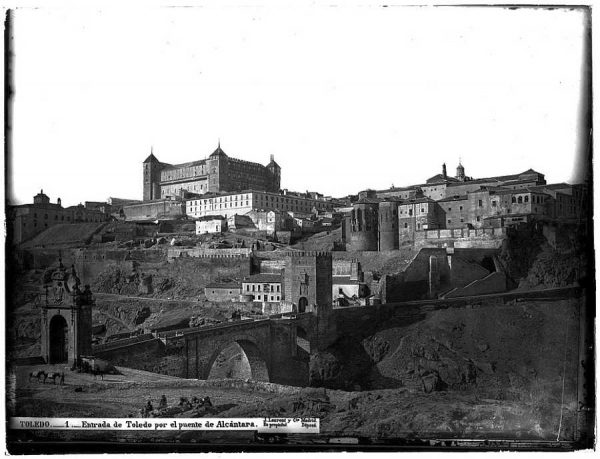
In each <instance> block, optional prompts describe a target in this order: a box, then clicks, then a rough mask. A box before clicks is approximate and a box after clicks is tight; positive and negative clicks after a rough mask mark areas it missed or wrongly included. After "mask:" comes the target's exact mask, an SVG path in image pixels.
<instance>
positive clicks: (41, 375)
mask: <svg viewBox="0 0 600 459" xmlns="http://www.w3.org/2000/svg"><path fill="white" fill-rule="evenodd" d="M47 377H48V375H47V374H46V372H45V371H44V370H34V371H32V372H30V373H29V381H31V378H35V379H37V380H38V382H40V380H41V382H43V383H45V382H46V378H47Z"/></svg>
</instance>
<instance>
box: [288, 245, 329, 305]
mask: <svg viewBox="0 0 600 459" xmlns="http://www.w3.org/2000/svg"><path fill="white" fill-rule="evenodd" d="M285 255H286V257H285V272H284V297H285V299H286V301H289V302H291V303H292V304H293V305H294V309H295V310H296V311H297V312H300V313H303V312H319V313H321V312H324V311H326V310H328V309H331V305H332V301H333V300H332V297H331V288H332V287H331V286H332V277H331V276H332V274H331V273H332V261H331V253H330V252H286V254H285Z"/></svg>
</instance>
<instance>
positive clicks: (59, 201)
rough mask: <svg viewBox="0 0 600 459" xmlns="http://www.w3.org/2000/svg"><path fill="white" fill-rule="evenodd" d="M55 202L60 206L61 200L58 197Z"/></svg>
mask: <svg viewBox="0 0 600 459" xmlns="http://www.w3.org/2000/svg"><path fill="white" fill-rule="evenodd" d="M56 204H58V205H59V206H61V207H62V201H61V200H60V198H58V199H57V200H56Z"/></svg>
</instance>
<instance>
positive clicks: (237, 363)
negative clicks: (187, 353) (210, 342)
mask: <svg viewBox="0 0 600 459" xmlns="http://www.w3.org/2000/svg"><path fill="white" fill-rule="evenodd" d="M207 379H252V380H254V381H266V382H268V381H269V370H268V368H267V363H266V362H265V360H264V359H263V357H262V355H261V353H260V350H259V349H258V347H257V346H256V345H255V344H254V343H252V342H251V341H246V340H239V341H234V342H232V343H230V344H228V345H227V346H226V347H224V348H222V349H221V350H220V351H219V352H218V353H217V355H216V356H215V357H214V359H213V361H212V364H211V366H210V370H209V373H208V378H207Z"/></svg>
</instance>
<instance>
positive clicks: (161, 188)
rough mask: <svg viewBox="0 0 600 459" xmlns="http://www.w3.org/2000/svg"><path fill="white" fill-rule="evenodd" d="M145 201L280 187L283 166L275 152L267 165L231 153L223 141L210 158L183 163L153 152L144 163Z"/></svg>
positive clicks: (267, 189)
mask: <svg viewBox="0 0 600 459" xmlns="http://www.w3.org/2000/svg"><path fill="white" fill-rule="evenodd" d="M143 171H144V197H143V198H144V201H151V200H156V199H166V198H169V197H172V196H180V195H181V193H182V191H186V192H189V193H194V194H205V193H218V192H222V191H242V190H256V191H274V192H278V191H279V186H280V182H281V167H279V165H278V164H277V163H276V162H275V159H274V158H273V155H271V161H270V162H269V164H267V165H266V166H263V165H262V164H258V163H252V162H250V161H243V160H241V159H236V158H232V157H229V156H227V155H226V154H225V152H224V151H223V150H222V149H221V143H220V142H219V145H218V147H217V149H216V150H215V151H214V152H212V154H211V155H210V156H209V157H208V158H207V159H202V160H200V161H193V162H190V163H184V164H167V163H162V162H160V161H159V160H158V159H157V158H156V156H154V152H151V153H150V156H148V157H147V158H146V160H145V161H144V163H143Z"/></svg>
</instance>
